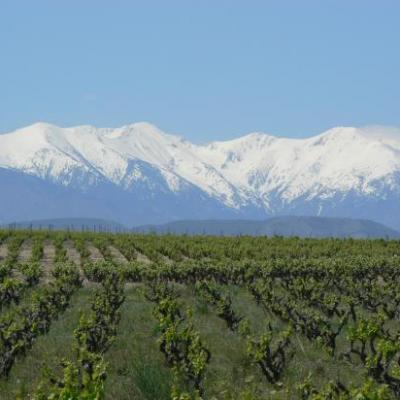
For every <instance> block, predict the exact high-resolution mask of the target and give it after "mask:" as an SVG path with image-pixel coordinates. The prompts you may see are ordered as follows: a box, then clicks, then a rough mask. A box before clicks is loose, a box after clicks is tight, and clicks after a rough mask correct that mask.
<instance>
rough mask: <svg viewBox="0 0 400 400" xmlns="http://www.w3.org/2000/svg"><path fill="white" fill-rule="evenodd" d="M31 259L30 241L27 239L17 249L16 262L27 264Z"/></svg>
mask: <svg viewBox="0 0 400 400" xmlns="http://www.w3.org/2000/svg"><path fill="white" fill-rule="evenodd" d="M31 257H32V240H31V239H27V240H25V241H24V242H23V243H22V246H21V248H20V249H19V255H18V262H20V263H28V262H29V261H30V259H31Z"/></svg>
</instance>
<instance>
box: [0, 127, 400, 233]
mask: <svg viewBox="0 0 400 400" xmlns="http://www.w3.org/2000/svg"><path fill="white" fill-rule="evenodd" d="M0 188H1V191H0V223H7V222H11V221H16V220H32V219H35V218H37V219H43V218H57V217H82V216H85V217H90V218H104V219H113V220H116V221H119V222H121V223H124V224H125V225H128V226H129V225H141V224H152V223H163V222H168V221H173V220H179V219H215V218H217V219H221V218H229V219H232V218H233V219H235V218H250V219H253V218H265V217H268V216H274V215H287V214H291V215H314V216H335V217H353V218H367V219H372V220H375V221H378V222H382V223H384V224H386V225H388V226H391V227H393V228H396V229H399V228H400V213H399V212H400V130H396V129H388V128H383V127H375V128H351V127H339V128H334V129H331V130H329V131H327V132H324V133H322V134H320V135H317V136H314V137H311V138H307V139H287V138H279V137H274V136H271V135H268V134H264V133H251V134H249V135H246V136H244V137H241V138H239V139H235V140H230V141H225V142H213V143H210V144H207V145H195V144H193V143H190V142H188V141H186V140H184V139H182V138H180V137H178V136H174V135H169V134H166V133H164V132H162V131H161V130H159V129H158V128H156V127H155V126H153V125H150V124H148V123H136V124H132V125H128V126H124V127H121V128H116V129H110V128H95V127H92V126H78V127H72V128H59V127H56V126H53V125H49V124H45V123H38V124H35V125H32V126H29V127H26V128H23V129H20V130H17V131H15V132H12V133H8V134H3V135H0Z"/></svg>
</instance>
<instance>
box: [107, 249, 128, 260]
mask: <svg viewBox="0 0 400 400" xmlns="http://www.w3.org/2000/svg"><path fill="white" fill-rule="evenodd" d="M109 249H110V252H111V254H112V257H113V259H114V261H116V262H117V263H119V264H127V263H128V260H127V259H126V258H125V256H124V255H123V254H122V253H121V252H120V251H119V250H118V249H117V248H116V247H114V246H109Z"/></svg>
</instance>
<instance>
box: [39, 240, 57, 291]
mask: <svg viewBox="0 0 400 400" xmlns="http://www.w3.org/2000/svg"><path fill="white" fill-rule="evenodd" d="M55 256H56V249H55V247H54V244H53V242H52V241H51V240H50V239H47V240H46V241H45V242H44V244H43V258H42V265H43V281H44V282H45V283H47V282H49V281H51V280H52V274H51V271H52V270H53V269H54V258H55Z"/></svg>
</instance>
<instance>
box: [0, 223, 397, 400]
mask: <svg viewBox="0 0 400 400" xmlns="http://www.w3.org/2000/svg"><path fill="white" fill-rule="evenodd" d="M398 251H399V243H398V242H395V241H383V240H374V241H368V240H360V241H356V240H328V239H326V240H309V239H298V238H292V239H283V238H270V239H268V238H250V237H243V238H213V237H187V236H182V237H177V236H170V235H167V236H161V237H158V236H153V235H127V234H123V235H111V234H93V233H85V234H82V233H66V232H54V233H50V232H28V231H17V232H10V231H3V232H0V264H1V268H0V272H1V273H0V275H1V280H0V291H1V296H2V297H1V299H2V302H1V306H2V309H1V315H0V326H1V327H2V331H1V332H2V333H1V338H0V344H1V347H0V353H1V360H0V362H1V363H2V364H1V365H2V369H1V371H3V373H2V377H1V379H0V398H1V399H5V400H8V399H30V398H36V399H38V400H39V399H45V398H47V399H57V398H58V399H91V398H93V399H96V398H97V399H101V398H105V399H138V400H150V399H154V400H161V399H180V400H186V399H200V398H202V399H315V400H317V399H352V398H354V399H356V398H357V399H371V400H372V399H377V400H379V399H382V400H384V399H394V398H399V394H400V374H399V365H400V364H399V360H400V342H399V340H398V338H399V337H400V336H399V332H400V331H399V328H400V327H399V323H398V321H399V314H400V307H399V306H400V297H399V296H398V288H399V281H400V273H399V264H400V257H399V254H400V252H399V254H398ZM24 266H25V267H24ZM26 266H30V267H29V268H27V267H26ZM35 266H36V267H35ZM55 271H58V272H55ZM60 271H63V272H60ZM74 274H76V275H74ZM32 277H33V278H32ZM35 277H36V279H34V278H35ZM77 278H79V279H78V280H77ZM62 285H64V286H62ZM49 288H50V289H49ZM53 292H54V293H56V294H57V295H58V294H59V293H61V295H60V296H61V297H56V296H55V295H54V294H53ZM118 296H120V299H121V301H120V302H118V301H117V300H116V298H117V297H118ZM43 299H45V300H43ZM48 299H55V300H48ZM46 302H48V303H52V302H54V303H55V304H58V303H57V302H59V303H60V304H61V305H60V306H59V307H58V308H57V307H55V308H54V309H53V306H51V307H50V305H49V306H47V305H46V304H47V303H46ZM96 304H97V306H96ZM99 304H100V306H99ZM96 307H97V308H96ZM27 310H28V311H27ZM39 311H40V312H39ZM46 313H47V314H46ZM43 321H45V328H41V326H42V325H43V324H44V322H43ZM77 332H84V334H85V335H84V336H82V335H81V336H79V335H77ZM16 338H18V340H17V339H16ZM82 338H83V339H82ZM21 342H23V343H24V345H23V346H22V347H21ZM163 344H164V346H163ZM88 360H89V361H88ZM66 361H68V362H69V364H68V363H66ZM10 363H11V367H10V368H9V369H8V370H6V368H4V365H9V364H10ZM67 365H69V367H68V366H67ZM91 369H93V371H94V370H96V371H100V370H101V371H102V373H99V374H96V373H94V372H88V370H91ZM71 371H72V372H71ZM73 371H76V377H75V378H76V379H75V378H71V376H74V373H73ZM357 396H358V397H357Z"/></svg>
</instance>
